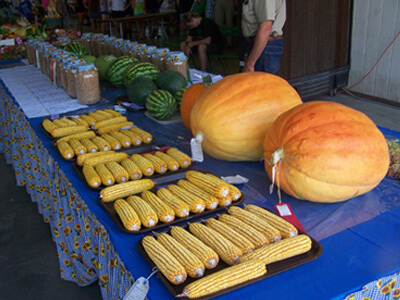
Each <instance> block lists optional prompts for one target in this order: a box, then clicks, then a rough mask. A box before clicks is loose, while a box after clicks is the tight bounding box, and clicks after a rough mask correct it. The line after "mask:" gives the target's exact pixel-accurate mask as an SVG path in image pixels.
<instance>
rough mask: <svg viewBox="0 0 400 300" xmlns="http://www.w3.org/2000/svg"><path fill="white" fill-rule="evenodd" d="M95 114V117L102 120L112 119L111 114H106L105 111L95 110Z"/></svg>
mask: <svg viewBox="0 0 400 300" xmlns="http://www.w3.org/2000/svg"><path fill="white" fill-rule="evenodd" d="M95 113H96V114H97V115H100V116H104V118H107V119H109V118H112V117H113V115H112V114H110V113H108V112H106V111H105V110H102V109H99V110H96V111H95Z"/></svg>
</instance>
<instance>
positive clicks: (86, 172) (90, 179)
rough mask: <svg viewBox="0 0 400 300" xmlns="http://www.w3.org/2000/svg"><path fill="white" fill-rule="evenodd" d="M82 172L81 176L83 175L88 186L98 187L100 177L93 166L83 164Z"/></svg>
mask: <svg viewBox="0 0 400 300" xmlns="http://www.w3.org/2000/svg"><path fill="white" fill-rule="evenodd" d="M82 173H83V176H85V180H86V182H87V184H88V185H89V186H91V187H92V188H98V187H99V186H100V184H101V178H100V176H99V174H98V173H97V172H96V170H95V169H94V167H93V166H90V165H86V166H83V168H82Z"/></svg>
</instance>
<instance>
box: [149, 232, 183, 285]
mask: <svg viewBox="0 0 400 300" xmlns="http://www.w3.org/2000/svg"><path fill="white" fill-rule="evenodd" d="M142 245H143V248H144V250H145V251H146V253H147V255H148V256H149V257H150V259H151V260H152V261H153V262H154V263H155V265H156V266H157V267H158V269H159V270H160V271H161V273H162V274H163V275H164V276H165V277H166V278H167V279H168V280H169V281H170V282H171V283H173V284H181V283H183V282H184V281H185V280H186V278H187V273H186V271H185V268H184V267H183V266H182V265H181V264H180V263H179V262H178V261H177V260H176V259H175V257H173V256H172V255H171V253H169V251H168V250H167V249H165V247H164V246H163V245H161V243H159V242H158V241H157V240H156V239H155V238H154V237H152V236H148V235H147V236H145V237H144V238H143V239H142Z"/></svg>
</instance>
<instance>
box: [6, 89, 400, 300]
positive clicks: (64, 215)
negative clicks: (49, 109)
mask: <svg viewBox="0 0 400 300" xmlns="http://www.w3.org/2000/svg"><path fill="white" fill-rule="evenodd" d="M124 93H125V89H122V88H115V87H110V86H108V87H104V86H103V87H102V97H104V98H105V99H107V100H108V102H107V101H106V102H102V104H101V105H102V108H108V107H112V106H113V104H114V103H113V99H114V97H116V96H119V95H123V94H124ZM0 95H1V98H0V100H1V111H0V122H1V128H2V132H1V135H0V139H1V143H0V151H1V152H3V153H4V155H5V157H6V159H7V162H8V163H10V164H12V165H13V167H14V170H15V175H16V179H17V184H18V185H19V186H25V187H26V189H27V192H28V193H29V194H30V196H31V198H32V201H34V202H36V204H37V207H38V211H39V213H41V214H42V215H43V218H44V221H45V222H47V223H48V224H49V226H50V227H51V231H52V238H53V239H54V241H55V243H56V246H57V249H58V253H59V262H60V269H61V274H60V275H61V277H62V278H63V279H65V280H69V281H74V282H76V283H77V284H78V285H81V286H85V285H88V284H91V283H92V282H94V281H96V280H99V286H100V288H101V293H102V296H103V298H104V299H121V298H123V296H124V295H125V294H126V292H127V291H128V289H129V288H130V286H131V285H132V284H133V282H134V279H135V278H139V277H141V276H143V277H148V276H149V275H150V274H151V272H152V270H151V267H150V265H149V264H148V263H147V262H146V261H145V260H144V258H143V257H142V255H141V254H140V253H139V251H138V248H137V243H138V241H139V240H140V239H141V238H142V237H143V235H132V234H127V233H124V232H122V231H121V230H120V229H119V228H118V226H117V225H116V224H115V223H114V222H113V220H112V219H111V218H110V217H109V215H108V214H107V212H106V211H105V210H104V209H103V208H102V206H101V205H100V203H99V201H98V199H97V196H98V192H97V191H93V190H90V189H88V188H87V186H86V185H85V184H84V183H83V182H82V180H81V179H80V177H79V176H78V174H77V173H76V172H75V170H74V169H73V167H72V164H71V163H70V162H67V161H64V160H62V159H61V158H60V156H59V155H58V153H57V151H56V150H55V148H54V147H53V145H52V144H51V140H50V139H48V138H47V137H46V135H45V134H44V132H43V131H42V129H41V127H40V124H41V122H42V120H43V118H40V117H39V118H29V119H28V118H27V117H26V115H25V114H24V112H23V111H21V109H20V107H19V105H18V103H17V102H16V101H15V99H14V97H13V95H12V94H11V93H10V91H9V90H8V89H7V87H6V86H5V85H4V83H1V84H0ZM98 108H99V107H98V106H97V107H89V108H87V109H83V110H81V111H79V113H80V112H82V113H84V112H87V110H95V109H98ZM85 110H86V111H85ZM126 116H127V117H128V119H129V120H131V121H133V122H134V123H135V124H136V125H138V126H139V127H140V128H142V129H144V130H146V131H149V132H151V133H152V134H153V136H154V138H155V141H156V142H157V143H159V144H165V145H170V146H175V147H177V148H179V149H181V150H182V151H184V152H186V153H188V154H189V153H190V150H189V149H190V147H189V141H190V138H191V133H190V132H189V131H188V130H187V129H185V127H184V126H183V124H182V123H181V122H177V123H174V124H171V125H168V126H166V125H160V124H158V123H156V122H154V121H152V120H150V119H149V118H147V117H146V116H145V115H144V113H143V112H140V111H139V112H127V114H126ZM380 129H381V131H382V132H383V133H384V135H385V136H386V137H387V138H400V133H398V132H395V131H391V130H388V129H385V128H380ZM193 169H200V170H207V171H210V172H212V173H214V174H216V175H218V176H229V175H236V174H240V175H242V176H244V177H246V178H248V179H249V182H248V183H247V184H245V185H243V186H239V187H240V188H241V190H242V193H243V194H244V196H245V201H244V203H245V204H249V203H252V204H257V205H260V206H263V207H266V208H269V209H273V205H275V204H276V203H277V201H278V200H277V199H278V197H277V194H276V190H275V192H274V193H273V194H272V195H270V194H269V185H270V180H269V179H268V176H267V175H266V173H265V171H264V168H263V163H261V162H253V163H232V162H224V161H219V160H215V159H213V158H211V157H209V156H207V155H206V156H205V161H204V162H203V163H194V166H193ZM283 202H287V203H289V204H290V205H291V207H292V209H293V211H294V212H295V213H296V215H297V217H298V219H299V220H300V222H301V223H302V225H303V227H304V228H305V230H306V232H307V233H308V234H309V235H311V236H312V237H314V238H315V239H317V240H318V241H319V242H320V243H321V245H322V247H323V253H322V255H321V256H320V257H319V258H318V259H316V260H314V261H312V262H309V263H307V264H305V265H302V266H300V267H297V268H294V269H291V270H288V271H285V272H283V273H280V274H278V275H275V276H272V277H269V278H267V279H265V280H262V281H258V282H256V283H254V284H251V285H249V286H246V287H244V288H242V289H239V290H236V291H233V292H230V293H229V294H225V295H222V296H220V297H219V298H218V299H243V298H245V297H247V298H250V299H267V298H268V299H342V298H344V297H345V296H346V295H348V294H349V293H352V292H354V291H358V290H360V289H361V288H362V287H363V285H364V284H366V283H368V282H371V281H374V280H377V279H379V278H382V277H384V276H389V275H393V274H394V273H395V272H398V271H399V270H400V238H399V231H400V181H399V180H398V179H392V178H385V179H384V180H383V181H382V182H381V184H380V185H379V186H378V187H377V188H375V189H374V190H372V191H371V192H369V193H367V194H365V195H362V196H359V197H356V198H354V199H351V200H349V201H346V202H343V203H336V204H321V203H311V202H307V201H300V200H296V199H294V198H292V197H289V196H287V195H286V194H284V193H283ZM393 278H394V279H397V283H396V284H397V285H395V287H399V285H400V276H399V275H398V274H395V275H393ZM374 286H376V284H375V283H374ZM392 290H393V289H392ZM370 291H371V288H370ZM377 294H378V295H380V296H382V297H383V296H385V295H384V294H379V291H378V292H377ZM357 295H358V296H357V297H363V295H362V292H359V293H357ZM148 298H149V299H150V300H155V299H174V297H173V296H172V295H171V294H170V293H169V291H168V290H167V288H166V287H165V286H164V285H163V284H162V282H161V280H160V279H159V278H157V275H154V276H153V277H152V278H151V279H150V290H149V293H148ZM360 299H361V298H360Z"/></svg>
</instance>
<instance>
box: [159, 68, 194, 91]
mask: <svg viewBox="0 0 400 300" xmlns="http://www.w3.org/2000/svg"><path fill="white" fill-rule="evenodd" d="M156 84H157V86H158V88H159V89H161V90H166V91H168V92H170V93H171V94H172V95H173V96H175V93H176V92H177V91H178V90H180V89H181V88H184V87H187V81H186V78H185V76H183V75H182V74H181V73H179V72H178V71H174V70H166V71H163V72H161V74H160V75H159V76H158V77H157V80H156Z"/></svg>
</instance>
